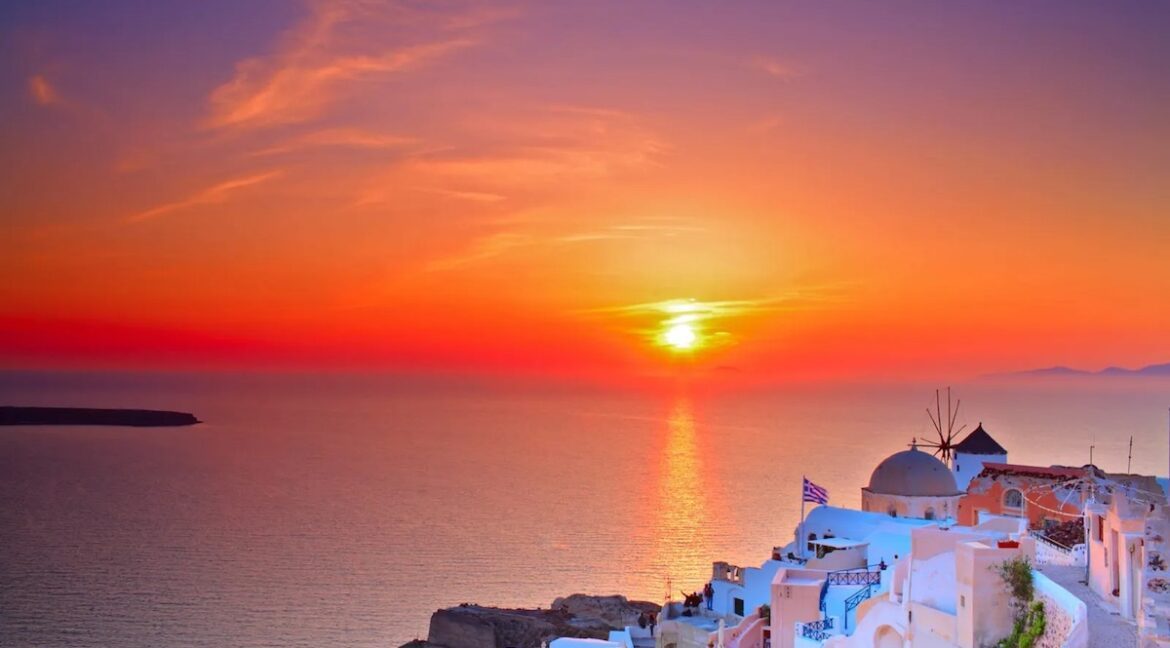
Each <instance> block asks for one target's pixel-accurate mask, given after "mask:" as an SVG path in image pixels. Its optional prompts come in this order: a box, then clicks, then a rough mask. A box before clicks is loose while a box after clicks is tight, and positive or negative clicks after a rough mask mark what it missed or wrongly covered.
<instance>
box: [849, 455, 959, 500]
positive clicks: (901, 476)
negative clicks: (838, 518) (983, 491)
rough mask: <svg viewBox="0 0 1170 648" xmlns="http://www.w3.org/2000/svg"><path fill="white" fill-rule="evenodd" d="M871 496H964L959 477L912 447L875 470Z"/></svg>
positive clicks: (870, 487) (891, 456) (887, 460)
mask: <svg viewBox="0 0 1170 648" xmlns="http://www.w3.org/2000/svg"><path fill="white" fill-rule="evenodd" d="M868 490H869V491H870V492H871V493H878V494H880V495H900V496H903V497H950V496H953V495H961V494H962V493H960V492H959V488H958V486H957V485H956V484H955V476H954V475H952V474H951V470H950V469H949V468H947V465H946V464H944V463H943V462H941V461H939V460H938V459H937V458H936V457H934V456H933V455H930V454H927V453H925V452H923V451H921V450H919V449H918V446H911V447H910V449H909V450H903V451H902V452H898V453H895V454H892V455H890V456H889V457H887V458H886V460H885V461H883V462H881V463H880V464H878V467H877V468H874V470H873V475H871V476H870V478H869V488H868Z"/></svg>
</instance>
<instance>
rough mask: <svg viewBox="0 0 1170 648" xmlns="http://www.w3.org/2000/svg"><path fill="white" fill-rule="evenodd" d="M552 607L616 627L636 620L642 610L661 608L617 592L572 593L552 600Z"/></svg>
mask: <svg viewBox="0 0 1170 648" xmlns="http://www.w3.org/2000/svg"><path fill="white" fill-rule="evenodd" d="M552 609H554V610H560V609H566V610H568V612H569V613H570V614H573V615H574V616H578V617H585V618H588V619H599V620H601V621H604V622H606V623H608V624H609V625H610V626H611V627H613V628H615V629H616V628H622V627H625V626H627V625H631V624H633V623H635V622H637V620H638V615H639V614H641V613H643V612H658V611H659V610H660V609H661V608H660V606H658V605H655V604H653V603H649V602H647V601H631V600H629V599H627V598H626V597H624V596H621V595H618V594H613V595H610V596H589V595H588V594H573V595H571V596H565V597H562V598H558V599H556V600H555V601H553V603H552Z"/></svg>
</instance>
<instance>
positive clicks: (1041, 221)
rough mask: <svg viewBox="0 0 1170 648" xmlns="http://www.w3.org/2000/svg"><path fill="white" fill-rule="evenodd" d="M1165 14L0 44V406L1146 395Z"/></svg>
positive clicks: (490, 14) (165, 10) (93, 32)
mask: <svg viewBox="0 0 1170 648" xmlns="http://www.w3.org/2000/svg"><path fill="white" fill-rule="evenodd" d="M1166 33H1170V4H1167V3H1162V2H1130V3H1124V4H1116V3H1081V2H1034V3H1009V2H987V3H961V4H960V3H932V2H904V3H861V2H857V3H850V2H820V3H776V2H758V3H749V2H743V3H716V2H697V1H678V2H639V3H630V2H603V1H598V2H567V1H566V2H533V3H524V2H516V3H494V2H493V3H480V2H458V1H453V2H433V3H424V2H417V3H413V2H397V1H395V2H378V1H376V0H317V1H311V2H305V3H298V2H292V1H284V0H281V1H275V0H249V2H246V3H240V2H235V1H226V0H206V1H204V2H198V3H191V2H145V1H142V0H133V1H131V0H109V1H108V2H102V3H91V2H77V1H72V2H66V1H56V0H43V1H39V2H26V3H15V2H12V3H4V4H3V6H2V7H0V84H2V87H3V88H4V91H3V93H2V94H0V117H2V120H0V168H2V169H3V173H0V205H2V206H3V208H2V212H0V237H2V239H3V241H4V246H3V250H4V251H3V254H0V366H6V367H21V368H24V367H74V368H78V367H79V368H96V367H103V368H104V367H114V368H137V367H148V368H290V369H291V368H301V369H303V368H310V369H312V368H319V369H371V370H393V371H476V372H488V373H535V374H541V375H546V374H547V375H552V374H556V375H581V376H601V377H613V378H614V379H620V378H622V377H638V376H670V375H677V374H686V375H696V376H721V377H726V376H734V377H736V378H737V379H745V380H799V379H812V378H816V379H821V378H829V379H833V378H855V377H861V376H882V377H891V378H895V377H904V378H917V377H925V376H931V377H934V376H967V375H978V374H980V373H987V372H999V371H1012V370H1019V369H1027V368H1033V367H1041V366H1048V365H1053V364H1065V365H1073V366H1079V367H1085V368H1099V367H1103V366H1107V365H1113V364H1117V365H1128V366H1140V365H1144V364H1149V363H1155V362H1165V361H1170V335H1168V334H1167V331H1170V298H1168V297H1167V296H1168V295H1170V212H1168V207H1170V177H1168V175H1170V75H1168V74H1166V62H1167V61H1170V39H1167V38H1165V34H1166Z"/></svg>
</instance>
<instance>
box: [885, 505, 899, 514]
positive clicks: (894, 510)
mask: <svg viewBox="0 0 1170 648" xmlns="http://www.w3.org/2000/svg"><path fill="white" fill-rule="evenodd" d="M886 512H887V513H889V514H890V517H898V509H896V508H894V505H893V504H890V509H889V510H888V511H886Z"/></svg>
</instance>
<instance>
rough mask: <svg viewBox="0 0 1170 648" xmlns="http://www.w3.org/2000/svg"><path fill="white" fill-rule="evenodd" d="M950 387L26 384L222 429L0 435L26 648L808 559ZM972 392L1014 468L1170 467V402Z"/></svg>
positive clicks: (133, 641) (233, 380)
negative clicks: (825, 499)
mask: <svg viewBox="0 0 1170 648" xmlns="http://www.w3.org/2000/svg"><path fill="white" fill-rule="evenodd" d="M936 387H945V385H933V384H932V385H925V384H912V383H893V382H886V383H879V384H861V383H850V384H815V385H799V384H797V385H792V384H789V385H783V386H773V387H766V388H765V387H753V388H751V389H719V390H703V389H699V388H696V387H693V386H687V385H685V384H677V385H675V384H672V385H671V386H669V387H661V386H659V387H655V388H653V389H643V390H637V391H631V390H626V389H617V388H614V389H609V388H605V387H598V386H597V385H595V384H589V385H580V384H571V383H563V384H562V383H554V382H544V383H541V382H532V381H529V382H525V381H500V380H493V379H490V378H483V377H479V378H458V377H454V378H453V377H449V376H446V377H444V376H425V377H419V376H394V375H343V374H321V375H290V374H257V373H247V374H236V375H229V374H219V373H199V374H158V373H153V374H133V373H45V372H6V373H3V374H0V404H17V405H60V406H85V407H140V408H158V409H175V410H181V411H189V412H193V413H194V414H196V415H197V416H198V417H199V418H200V419H202V420H203V421H204V422H203V423H202V424H200V425H196V426H192V427H182V428H156V429H136V428H119V427H100V428H99V427H4V428H0V646H6V647H23V646H38V647H46V646H49V647H55V646H102V647H110V646H116V647H146V646H151V647H154V646H209V647H210V646H215V647H226V646H249V647H250V646H305V647H309V646H312V647H314V648H317V647H321V646H363V647H364V646H379V647H390V646H399V645H401V644H402V643H404V642H406V641H409V640H411V639H414V638H416V637H425V636H426V632H427V625H428V620H429V617H430V614H431V613H432V612H433V611H434V610H436V609H438V608H441V607H447V606H452V605H457V604H459V603H463V602H470V603H479V604H486V605H498V606H545V607H547V606H549V605H550V604H551V602H552V601H553V599H554V598H555V597H557V596H563V595H567V594H571V593H574V592H585V593H592V594H610V593H622V594H625V595H627V596H629V597H631V598H639V599H644V600H651V601H659V602H660V601H662V600H664V599H665V598H666V597H667V596H668V595H671V596H673V597H674V598H678V597H679V596H680V594H681V592H683V591H691V590H694V589H698V588H701V587H702V585H703V583H705V582H706V581H707V579H708V578H709V577H710V573H711V563H712V562H713V561H716V560H726V561H729V562H732V563H735V564H740V565H745V566H746V565H758V564H759V563H761V562H762V561H763V560H765V559H766V558H767V557H768V556H769V555H770V553H771V549H772V547H774V546H779V545H784V544H786V543H787V542H789V541H791V540H792V537H793V528H794V526H795V525H796V524H797V522H798V521H799V517H800V513H801V501H800V493H801V479H802V478H803V477H807V478H809V479H811V480H812V481H814V482H815V483H817V484H819V485H821V486H823V487H825V488H826V489H828V491H829V494H830V501H831V503H832V504H834V505H838V506H846V507H856V506H858V505H859V504H860V499H861V497H860V493H861V488H862V487H863V486H865V484H866V483H867V481H868V479H869V475H870V472H871V471H872V470H873V468H874V466H875V465H876V464H877V463H878V462H879V461H881V459H883V458H884V457H886V456H888V455H890V454H892V453H894V452H897V451H900V450H903V449H905V448H906V447H907V446H908V445H909V444H910V443H911V442H912V441H913V440H914V439H915V438H918V439H932V438H934V437H935V436H936V435H935V432H934V429H933V426H932V424H931V423H930V420H929V419H928V417H927V413H926V409H927V407H933V406H934V404H935V388H936ZM952 387H953V390H952V391H953V394H954V399H956V400H959V401H960V402H961V404H960V405H959V410H958V415H957V417H956V418H957V425H956V427H958V426H961V425H965V426H966V428H965V430H964V431H966V430H970V429H972V428H974V427H975V426H976V425H977V424H979V423H980V422H982V423H983V425H984V427H985V428H986V429H987V430H988V431H989V432H990V433H991V434H992V435H993V436H994V437H995V438H996V439H997V440H998V441H999V442H1000V443H1001V444H1002V445H1004V446H1005V447H1006V448H1007V449H1008V450H1009V460H1010V461H1012V462H1016V463H1027V464H1041V465H1050V464H1063V465H1083V464H1086V463H1088V462H1089V459H1090V453H1092V457H1093V462H1094V463H1095V464H1096V465H1098V466H1100V467H1102V468H1103V469H1106V470H1109V471H1124V470H1126V469H1127V467H1128V468H1129V469H1130V470H1132V472H1137V473H1145V474H1157V475H1166V474H1167V472H1168V464H1170V447H1168V436H1170V430H1168V421H1167V417H1168V409H1167V408H1168V407H1170V382H1166V381H1164V380H1163V381H1157V380H1153V381H1151V380H1143V379H1129V378H1119V379H1111V380H1089V379H1060V380H1057V379H1049V380H1043V381H1022V380H1014V381H999V382H988V381H968V382H966V383H960V384H955V385H953V386H952ZM942 402H943V409H944V411H945V409H946V399H945V391H944V396H943V399H942ZM1131 438H1132V456H1131V451H1130V439H1131Z"/></svg>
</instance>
